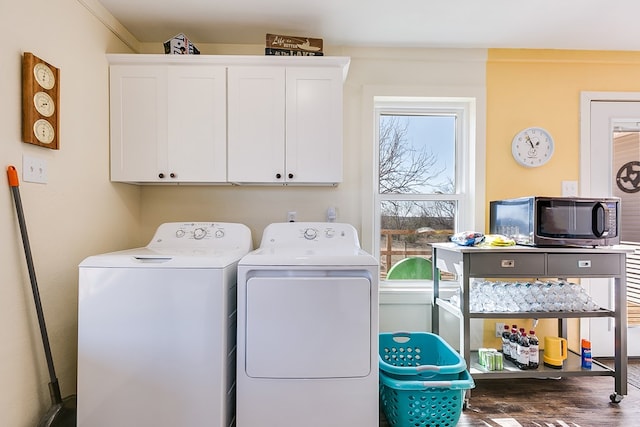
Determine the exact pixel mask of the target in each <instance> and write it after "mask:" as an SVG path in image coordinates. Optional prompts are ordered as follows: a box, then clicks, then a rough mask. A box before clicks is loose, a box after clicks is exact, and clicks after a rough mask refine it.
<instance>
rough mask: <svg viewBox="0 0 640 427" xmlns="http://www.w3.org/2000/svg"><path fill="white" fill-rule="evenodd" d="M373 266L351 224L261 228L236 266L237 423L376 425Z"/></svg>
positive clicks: (242, 426)
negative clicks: (256, 240)
mask: <svg viewBox="0 0 640 427" xmlns="http://www.w3.org/2000/svg"><path fill="white" fill-rule="evenodd" d="M378 399H379V397H378V262H377V261H376V260H375V258H373V257H372V256H371V255H369V254H368V253H366V252H365V251H363V250H362V249H361V248H360V244H359V241H358V235H357V232H356V230H355V228H353V227H352V226H351V225H349V224H340V223H311V222H306V223H305V222H290V223H276V224H271V225H269V226H267V227H266V229H265V230H264V234H263V236H262V241H261V244H260V248H258V249H256V250H255V251H252V252H250V253H249V254H247V255H246V256H245V257H243V258H242V259H241V260H240V263H239V264H238V365H237V414H236V417H237V426H238V427H256V426H260V427H300V426H305V427H327V426H331V427H372V426H377V425H378V414H379V412H378Z"/></svg>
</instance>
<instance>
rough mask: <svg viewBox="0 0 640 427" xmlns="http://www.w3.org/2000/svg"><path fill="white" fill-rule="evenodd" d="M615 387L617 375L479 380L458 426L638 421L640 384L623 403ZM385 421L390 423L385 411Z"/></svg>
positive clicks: (594, 425) (588, 425)
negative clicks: (616, 401)
mask: <svg viewBox="0 0 640 427" xmlns="http://www.w3.org/2000/svg"><path fill="white" fill-rule="evenodd" d="M613 392H614V378H613V377H582V378H576V377H573V378H563V379H524V380H480V381H476V388H474V389H473V390H472V391H471V399H470V401H469V405H468V407H467V408H466V409H465V410H464V411H462V414H461V415H460V420H459V422H458V426H460V427H470V426H473V427H476V426H478V427H480V426H482V427H518V426H523V427H529V426H531V427H534V426H535V427H603V426H606V427H617V426H620V427H631V426H640V389H638V388H637V387H635V386H632V385H631V384H629V387H628V394H627V396H625V398H624V399H623V400H622V402H621V403H619V404H614V403H611V401H610V400H609V395H610V394H611V393H613ZM383 426H384V427H387V426H389V424H388V423H387V421H386V419H385V417H384V415H383V414H381V416H380V427H383ZM397 427H410V426H397Z"/></svg>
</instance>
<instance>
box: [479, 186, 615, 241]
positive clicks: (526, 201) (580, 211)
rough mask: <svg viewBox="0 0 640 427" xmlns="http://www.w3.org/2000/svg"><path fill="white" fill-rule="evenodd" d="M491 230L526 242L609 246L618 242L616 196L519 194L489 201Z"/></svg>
mask: <svg viewBox="0 0 640 427" xmlns="http://www.w3.org/2000/svg"><path fill="white" fill-rule="evenodd" d="M489 228H490V233H491V234H502V235H505V236H508V237H511V238H512V239H514V240H515V242H516V243H517V244H519V245H529V246H610V245H617V244H619V243H620V199H619V198H617V197H610V198H584V197H521V198H517V199H506V200H496V201H492V202H490V203H489Z"/></svg>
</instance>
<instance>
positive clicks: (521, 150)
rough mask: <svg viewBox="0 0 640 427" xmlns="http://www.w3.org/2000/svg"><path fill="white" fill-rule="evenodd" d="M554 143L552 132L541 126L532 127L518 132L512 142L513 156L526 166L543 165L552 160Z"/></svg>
mask: <svg viewBox="0 0 640 427" xmlns="http://www.w3.org/2000/svg"><path fill="white" fill-rule="evenodd" d="M553 150H554V143H553V138H552V137H551V134H550V133H549V132H547V131H546V130H545V129H542V128H539V127H530V128H526V129H523V130H521V131H520V132H518V133H517V134H516V136H515V137H514V138H513V141H512V143H511V153H512V154H513V158H514V159H515V160H516V161H517V162H518V163H520V164H521V165H522V166H526V167H537V166H542V165H544V164H545V163H547V162H548V161H549V160H551V156H552V155H553Z"/></svg>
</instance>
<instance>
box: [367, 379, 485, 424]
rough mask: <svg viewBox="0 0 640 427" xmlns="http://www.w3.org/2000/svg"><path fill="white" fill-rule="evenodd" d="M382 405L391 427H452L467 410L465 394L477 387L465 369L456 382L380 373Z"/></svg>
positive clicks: (453, 380)
mask: <svg viewBox="0 0 640 427" xmlns="http://www.w3.org/2000/svg"><path fill="white" fill-rule="evenodd" d="M379 378H380V405H381V407H382V410H383V412H384V415H385V417H386V418H387V421H388V422H389V425H391V426H392V427H414V426H415V427H426V426H432V427H436V426H437V427H453V426H455V425H456V424H458V420H459V419H460V415H461V414H462V410H463V408H464V401H465V393H466V391H467V390H469V389H472V388H473V387H475V383H474V382H473V378H471V375H470V374H469V371H467V370H466V369H465V370H464V371H462V372H459V373H458V374H457V375H456V378H455V379H447V380H443V379H441V378H440V376H439V375H436V376H435V377H433V378H432V379H429V380H426V381H414V380H401V379H396V378H391V377H389V376H387V375H385V373H384V372H380V377H379Z"/></svg>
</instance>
